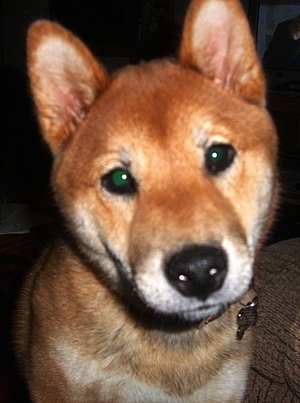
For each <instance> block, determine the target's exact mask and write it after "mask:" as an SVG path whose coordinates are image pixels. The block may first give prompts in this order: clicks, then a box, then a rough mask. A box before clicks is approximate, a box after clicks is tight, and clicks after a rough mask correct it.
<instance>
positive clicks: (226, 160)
mask: <svg viewBox="0 0 300 403" xmlns="http://www.w3.org/2000/svg"><path fill="white" fill-rule="evenodd" d="M235 154H236V152H235V150H234V148H233V147H232V146H231V145H229V144H216V145H214V146H212V147H210V148H209V149H208V150H207V152H206V155H205V165H206V169H207V170H208V171H209V172H210V173H211V174H218V173H219V172H222V171H225V170H226V169H227V168H229V167H230V165H231V164H232V163H233V160H234V157H235Z"/></svg>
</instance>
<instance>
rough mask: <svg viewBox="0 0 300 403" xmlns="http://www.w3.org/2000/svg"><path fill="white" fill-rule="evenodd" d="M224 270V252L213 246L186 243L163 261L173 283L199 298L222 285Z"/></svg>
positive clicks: (186, 292) (179, 289) (225, 271)
mask: <svg viewBox="0 0 300 403" xmlns="http://www.w3.org/2000/svg"><path fill="white" fill-rule="evenodd" d="M226 273H227V257H226V254H225V252H224V250H223V249H222V248H221V247H220V248H219V247H216V246H210V245H189V246H187V247H185V248H184V249H182V250H180V251H179V252H176V253H174V254H173V255H172V256H171V257H170V258H169V259H168V260H167V262H166V276H167V278H168V280H169V281H170V283H171V284H172V285H173V287H175V288H176V289H177V290H178V291H180V292H181V293H182V294H183V295H185V296H187V297H198V298H199V299H201V300H205V299H206V298H207V297H208V296H209V295H210V294H211V293H212V292H214V291H216V290H218V289H220V288H221V287H222V284H223V282H224V279H225V277H226Z"/></svg>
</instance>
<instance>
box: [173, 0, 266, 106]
mask: <svg viewBox="0 0 300 403" xmlns="http://www.w3.org/2000/svg"><path fill="white" fill-rule="evenodd" d="M180 60H181V62H182V63H184V64H186V65H188V66H191V67H193V68H195V69H197V70H199V71H200V72H201V73H202V74H203V75H205V76H206V77H209V78H210V79H212V80H214V82H216V83H218V84H219V85H220V86H222V87H223V88H225V89H227V90H229V91H231V92H233V93H235V94H237V95H239V96H241V97H243V98H245V99H247V100H248V101H250V102H254V103H257V104H261V105H263V104H264V102H265V81H264V78H263V74H262V69H261V65H260V62H259V60H258V58H257V55H256V50H255V46H254V41H253V38H252V35H251V31H250V28H249V24H248V21H247V18H246V16H245V14H244V12H243V9H242V6H241V4H240V2H239V0H206V1H205V0H195V1H194V2H192V5H191V8H190V10H189V11H188V14H187V18H186V22H185V26H184V30H183V40H182V43H181V49H180Z"/></svg>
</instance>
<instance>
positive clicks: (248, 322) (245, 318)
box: [236, 296, 258, 340]
mask: <svg viewBox="0 0 300 403" xmlns="http://www.w3.org/2000/svg"><path fill="white" fill-rule="evenodd" d="M257 305H258V298H257V296H255V297H254V298H253V300H252V301H251V302H248V304H247V305H245V306H244V308H242V309H241V310H240V311H239V312H238V314H237V318H236V323H237V325H238V329H237V332H236V337H237V339H238V340H242V338H243V336H244V334H245V332H246V330H247V329H248V328H249V327H250V326H254V325H255V324H256V322H257V319H258V314H257Z"/></svg>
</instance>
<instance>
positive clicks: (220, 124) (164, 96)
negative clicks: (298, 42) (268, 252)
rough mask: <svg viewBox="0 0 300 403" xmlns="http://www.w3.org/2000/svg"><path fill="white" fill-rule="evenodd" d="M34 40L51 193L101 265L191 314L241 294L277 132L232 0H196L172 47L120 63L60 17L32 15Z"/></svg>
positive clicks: (132, 292)
mask: <svg viewBox="0 0 300 403" xmlns="http://www.w3.org/2000/svg"><path fill="white" fill-rule="evenodd" d="M212 14H214V15H217V16H218V17H217V21H216V20H215V21H214V23H215V24H216V25H214V26H212V25H211V23H210V22H209V20H211V18H209V16H211V15H212ZM241 19H242V21H243V23H241V22H240V20H241ZM219 25H220V26H222V35H221V38H218V35H217V34H216V31H215V30H216V29H217V27H218V26H219ZM224 31H225V33H224ZM28 46H29V72H30V76H31V82H32V89H33V93H34V96H35V101H36V104H37V108H38V112H39V119H40V123H41V126H42V129H43V134H44V137H45V140H46V141H47V143H48V144H49V146H50V148H51V150H52V152H53V155H54V168H53V175H52V185H53V189H54V192H55V196H56V200H57V203H58V205H59V206H60V208H61V210H62V212H63V214H64V216H65V218H66V220H67V222H68V224H69V227H70V228H71V230H72V232H73V233H74V234H75V236H76V238H77V241H78V244H79V245H80V246H81V248H82V250H83V252H84V253H85V254H86V256H87V257H88V258H89V259H90V261H92V263H93V267H94V270H95V272H96V274H97V275H98V276H99V277H100V278H103V279H104V281H105V282H106V284H107V285H108V286H109V287H110V288H112V289H113V290H114V291H115V292H117V293H119V294H121V295H123V296H125V297H128V298H134V299H135V298H136V299H137V300H138V301H139V302H142V304H143V305H144V306H145V307H148V308H150V309H151V310H153V311H155V312H157V313H159V314H163V315H167V316H177V317H179V318H182V319H184V320H188V321H200V320H202V319H203V318H206V317H209V316H215V315H217V314H218V313H219V312H221V311H222V310H223V309H224V308H226V306H228V305H229V304H231V303H233V302H235V301H237V300H238V299H240V298H241V296H242V295H243V294H244V293H245V292H246V291H247V289H248V288H249V285H250V282H251V279H252V275H253V273H252V264H253V260H254V257H255V252H256V249H257V245H258V243H259V242H260V241H261V238H262V236H263V234H264V233H265V231H266V229H267V227H268V223H269V221H270V219H271V216H272V214H270V209H271V206H273V204H274V200H275V194H276V190H275V184H274V176H275V168H274V166H275V155H276V145H277V144H276V136H275V134H274V127H273V124H272V122H271V120H270V118H269V116H268V114H267V112H266V110H265V108H264V107H263V103H264V82H263V78H262V74H261V70H260V65H259V63H258V61H257V59H256V56H255V51H254V49H253V44H252V40H251V35H250V33H249V30H248V27H247V26H245V21H244V17H243V14H242V11H241V9H240V6H239V4H238V2H235V1H232V0H230V1H220V0H211V1H202V2H201V1H195V2H193V3H192V6H191V7H190V11H189V13H188V15H187V19H186V24H185V28H184V31H183V39H182V44H181V48H180V52H179V57H178V60H177V61H170V60H162V61H153V62H150V63H144V64H143V63H142V64H141V65H139V66H131V67H127V68H125V69H123V70H121V71H120V72H118V73H117V74H115V75H114V76H109V75H108V73H107V72H106V71H105V70H104V68H103V67H102V66H101V65H99V64H98V63H97V62H96V60H95V59H94V58H93V57H92V55H91V54H90V53H89V51H88V50H87V49H86V48H85V47H84V45H83V44H82V43H81V42H80V41H79V40H78V39H76V38H75V37H74V36H73V35H72V34H70V33H69V32H68V31H66V30H64V29H63V28H61V27H60V26H58V25H56V24H53V23H49V22H37V23H36V24H34V25H33V27H32V28H31V33H30V35H29V44H28ZM49 59H50V60H49ZM52 60H53V61H54V60H55V63H53V62H51V61H52Z"/></svg>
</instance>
